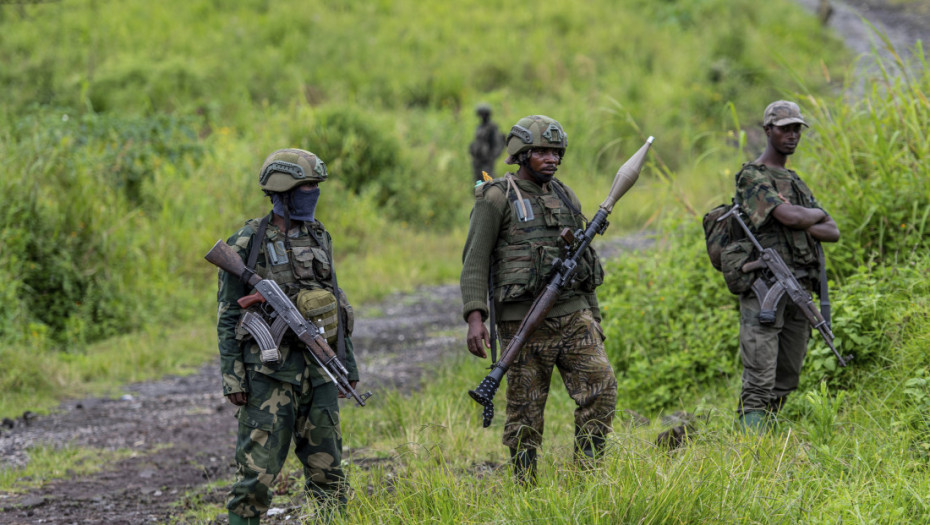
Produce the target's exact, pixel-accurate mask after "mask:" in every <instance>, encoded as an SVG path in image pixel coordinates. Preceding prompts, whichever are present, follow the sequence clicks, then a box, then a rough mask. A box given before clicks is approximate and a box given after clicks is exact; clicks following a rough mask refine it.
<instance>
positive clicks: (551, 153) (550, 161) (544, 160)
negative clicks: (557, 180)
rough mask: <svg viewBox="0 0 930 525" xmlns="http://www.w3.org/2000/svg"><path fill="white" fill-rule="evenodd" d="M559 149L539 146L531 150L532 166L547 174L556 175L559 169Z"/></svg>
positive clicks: (533, 168)
mask: <svg viewBox="0 0 930 525" xmlns="http://www.w3.org/2000/svg"><path fill="white" fill-rule="evenodd" d="M561 159H562V157H560V156H559V150H557V149H551V148H539V149H534V150H532V151H530V168H531V169H532V170H533V171H537V172H539V173H543V174H545V175H555V172H556V171H558V169H559V161H560V160H561Z"/></svg>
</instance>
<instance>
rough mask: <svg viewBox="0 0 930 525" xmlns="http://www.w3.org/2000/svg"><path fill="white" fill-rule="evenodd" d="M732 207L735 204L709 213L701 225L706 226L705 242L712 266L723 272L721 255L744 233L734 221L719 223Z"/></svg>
mask: <svg viewBox="0 0 930 525" xmlns="http://www.w3.org/2000/svg"><path fill="white" fill-rule="evenodd" d="M732 207H733V204H721V205H719V206H717V207H716V208H714V209H712V210H710V211H709V212H707V213H706V214H705V215H704V218H703V219H701V223H702V224H703V226H704V242H705V244H706V245H707V256H708V257H709V258H710V264H712V265H713V266H714V268H715V269H716V270H717V271H721V272H722V271H723V268H722V267H721V266H720V253H721V252H723V249H724V248H726V247H727V246H728V245H729V244H730V243H731V242H732V241H735V240H737V239H738V238H740V237H741V235H740V234H741V233H743V232H742V230H741V229H740V227H739V225H738V224H736V221H735V220H734V219H727V220H725V221H719V222H718V221H717V219H719V218H720V217H722V216H723V214H724V213H726V212H728V211H729V210H730V208H732Z"/></svg>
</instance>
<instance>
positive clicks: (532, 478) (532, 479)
mask: <svg viewBox="0 0 930 525" xmlns="http://www.w3.org/2000/svg"><path fill="white" fill-rule="evenodd" d="M510 462H511V463H513V475H514V477H515V478H516V479H517V483H519V484H521V485H535V484H536V449H535V448H523V449H520V450H517V449H515V448H513V447H511V448H510Z"/></svg>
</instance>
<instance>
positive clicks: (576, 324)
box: [499, 309, 617, 448]
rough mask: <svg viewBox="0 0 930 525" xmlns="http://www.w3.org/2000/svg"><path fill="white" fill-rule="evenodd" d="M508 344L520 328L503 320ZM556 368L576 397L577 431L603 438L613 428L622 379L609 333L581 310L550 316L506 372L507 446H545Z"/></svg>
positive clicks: (504, 337) (504, 342)
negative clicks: (609, 349) (608, 346)
mask: <svg viewBox="0 0 930 525" xmlns="http://www.w3.org/2000/svg"><path fill="white" fill-rule="evenodd" d="M499 326H500V331H501V339H502V340H503V345H504V346H505V347H506V345H507V344H509V343H510V340H511V339H512V338H513V336H514V335H515V334H516V332H517V329H519V327H520V323H519V322H518V321H505V322H502V323H500V324H499ZM553 366H556V367H558V369H559V373H560V374H561V375H562V381H563V382H564V383H565V388H566V390H568V395H570V396H571V398H572V399H574V400H575V404H576V405H577V408H575V429H576V432H577V433H578V434H579V435H580V436H581V435H583V436H592V437H595V439H597V438H603V437H604V436H606V435H607V434H608V433H609V432H610V429H611V421H612V420H613V416H614V410H615V408H616V405H617V378H616V376H614V373H613V370H612V369H611V367H610V362H608V360H607V354H606V353H605V351H604V334H603V332H602V331H601V326H600V324H599V323H598V322H597V320H595V319H594V317H593V316H592V315H591V310H589V309H585V310H579V311H577V312H575V313H572V314H569V315H565V316H562V317H556V318H550V319H546V320H545V321H544V322H543V325H542V326H540V327H539V329H538V330H537V331H536V333H535V334H534V335H533V337H532V338H530V340H529V342H528V343H527V344H526V345H525V346H524V347H523V348H522V349H521V350H520V353H519V354H518V355H517V358H516V359H515V360H514V363H513V365H512V366H511V367H510V369H508V370H507V422H506V423H505V424H504V439H503V442H504V445H506V446H508V447H512V448H518V447H521V446H522V447H526V448H538V447H539V446H540V445H542V435H543V413H544V411H545V408H546V399H547V398H548V397H549V384H550V382H551V379H552V367H553Z"/></svg>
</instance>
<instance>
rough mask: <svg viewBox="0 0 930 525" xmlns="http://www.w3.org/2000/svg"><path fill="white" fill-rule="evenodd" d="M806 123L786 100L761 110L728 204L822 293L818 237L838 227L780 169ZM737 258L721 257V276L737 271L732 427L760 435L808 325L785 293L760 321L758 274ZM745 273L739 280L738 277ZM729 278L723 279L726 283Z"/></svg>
mask: <svg viewBox="0 0 930 525" xmlns="http://www.w3.org/2000/svg"><path fill="white" fill-rule="evenodd" d="M807 126H808V124H807V122H806V121H805V120H804V118H803V117H802V116H801V108H800V107H798V105H797V104H795V103H794V102H790V101H786V100H778V101H775V102H772V103H771V104H769V105H768V106H767V107H766V108H765V111H764V112H763V115H762V128H763V130H764V131H765V135H766V137H767V139H768V143H767V145H766V148H765V151H763V152H762V154H761V155H760V156H759V158H757V159H756V160H754V161H752V162H747V163H745V164H743V167H742V169H741V170H740V171H739V173H737V174H736V196H735V201H736V203H738V204H739V205H740V207H741V208H742V210H743V212H744V213H745V216H746V217H747V218H748V221H747V224H748V226H749V228H750V229H751V230H752V231H753V234H754V235H755V236H756V238H757V239H758V240H759V243H760V244H761V245H762V247H763V248H775V250H776V251H777V252H778V253H779V255H781V257H782V259H784V261H785V264H787V265H788V267H790V268H791V270H792V272H793V273H794V275H795V277H797V279H798V281H799V282H800V283H801V284H802V285H803V286H805V287H807V290H808V292H811V291H813V290H814V289H815V288H816V289H817V290H818V291H819V292H820V293H821V294H823V293H824V292H825V290H826V289H825V288H821V287H822V286H825V284H826V283H825V282H824V281H823V279H824V278H825V276H822V273H821V270H822V265H823V258H822V248H821V243H823V242H836V241H837V240H839V238H840V231H839V228H838V227H837V225H836V222H834V221H833V219H832V218H831V217H830V215H829V214H828V213H827V212H826V211H824V209H823V208H822V207H821V206H820V204H819V203H818V201H817V200H816V199H815V198H814V194H813V192H811V190H810V188H808V186H807V184H805V183H804V181H803V180H801V178H800V177H799V176H798V174H797V173H795V172H794V171H793V170H791V169H789V168H788V167H787V164H788V157H789V156H791V155H793V154H794V152H795V149H796V148H797V147H798V145H799V144H800V142H801V133H802V128H803V127H807ZM751 252H752V249H751V247H749V248H748V249H747V251H746V252H745V253H746V257H745V260H742V261H740V260H738V259H740V257H738V256H737V257H724V258H722V259H721V264H722V265H723V270H724V272H725V275H737V276H741V277H739V279H740V280H739V281H736V282H739V283H742V284H741V286H729V288H730V290H731V291H733V292H738V291H739V290H740V289H742V292H741V293H740V294H739V304H740V327H739V328H740V329H739V332H740V333H739V339H740V357H741V358H742V362H743V375H742V391H741V392H740V400H739V406H738V407H737V417H738V419H737V425H738V427H739V428H740V429H742V430H744V431H749V432H764V431H766V430H767V429H770V428H772V427H773V426H774V424H775V422H776V416H777V414H778V411H779V410H780V409H781V407H782V406H783V405H784V403H785V400H786V398H787V397H788V394H790V393H791V392H793V391H794V390H795V389H796V388H797V386H798V381H799V380H800V375H801V365H802V364H803V362H804V356H805V354H806V353H807V343H808V340H809V339H810V335H811V325H810V323H809V322H808V320H807V318H806V317H805V316H804V315H803V313H802V312H801V308H803V307H802V306H800V305H795V304H794V303H793V302H791V301H790V300H789V299H788V296H787V294H786V295H785V296H784V297H783V298H782V300H781V302H780V303H779V304H778V307H777V310H776V313H775V318H774V319H769V318H768V317H764V318H760V315H759V314H760V312H761V307H760V304H759V299H758V298H757V297H756V294H755V293H753V291H752V282H753V280H755V279H756V278H760V275H758V272H754V273H753V274H750V275H746V274H742V272H741V268H742V266H743V264H744V263H745V262H747V260H749V255H750V254H751ZM743 276H744V277H745V278H744V277H743ZM730 284H731V283H728V285H730Z"/></svg>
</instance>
